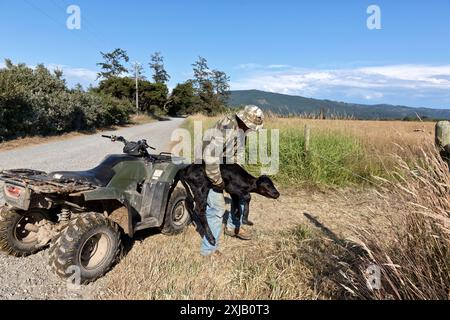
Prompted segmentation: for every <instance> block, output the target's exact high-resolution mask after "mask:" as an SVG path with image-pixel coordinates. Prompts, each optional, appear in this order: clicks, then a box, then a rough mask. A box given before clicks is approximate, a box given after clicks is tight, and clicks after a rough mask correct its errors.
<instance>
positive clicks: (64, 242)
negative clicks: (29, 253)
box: [50, 212, 122, 284]
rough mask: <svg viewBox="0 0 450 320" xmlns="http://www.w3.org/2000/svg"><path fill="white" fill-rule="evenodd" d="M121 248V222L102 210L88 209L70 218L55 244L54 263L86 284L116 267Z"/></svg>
mask: <svg viewBox="0 0 450 320" xmlns="http://www.w3.org/2000/svg"><path fill="white" fill-rule="evenodd" d="M121 248H122V245H121V233H120V231H119V226H118V224H116V223H115V222H113V221H111V220H110V219H108V218H106V217H104V216H103V215H101V214H98V213H93V212H89V213H84V214H81V215H79V216H78V217H76V218H75V219H73V220H72V221H70V222H69V224H68V225H67V226H66V227H65V228H64V230H62V231H61V234H60V235H59V236H58V237H57V239H56V240H55V242H54V243H53V244H52V246H51V248H50V265H51V266H52V268H53V269H54V271H55V272H56V273H57V274H58V275H59V276H61V277H62V278H73V277H77V276H78V277H79V281H80V283H81V284H86V283H89V282H92V281H95V280H96V279H98V278H100V277H101V276H103V275H104V274H105V273H106V272H108V271H109V270H110V269H111V268H112V266H113V265H114V264H115V263H116V261H117V260H118V258H119V255H120V251H121ZM75 280H77V279H76V278H75Z"/></svg>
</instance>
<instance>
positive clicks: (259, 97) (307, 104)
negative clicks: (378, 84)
mask: <svg viewBox="0 0 450 320" xmlns="http://www.w3.org/2000/svg"><path fill="white" fill-rule="evenodd" d="M247 104H255V105H258V106H260V107H261V108H262V109H263V110H270V111H272V112H275V113H279V114H283V115H287V114H295V115H300V114H317V115H319V114H320V113H321V112H323V114H324V115H326V116H328V117H329V116H331V115H337V116H340V117H353V118H355V119H360V120H375V119H378V120H391V119H392V120H403V119H417V115H418V116H419V117H420V118H422V119H435V120H438V119H442V120H444V119H445V120H449V119H450V110H448V109H432V108H413V107H407V106H395V105H389V104H377V105H364V104H355V103H345V102H338V101H332V100H320V99H313V98H305V97H301V96H292V95H286V94H280V93H272V92H265V91H260V90H233V91H231V94H230V98H229V100H228V105H229V106H233V107H235V106H242V105H247Z"/></svg>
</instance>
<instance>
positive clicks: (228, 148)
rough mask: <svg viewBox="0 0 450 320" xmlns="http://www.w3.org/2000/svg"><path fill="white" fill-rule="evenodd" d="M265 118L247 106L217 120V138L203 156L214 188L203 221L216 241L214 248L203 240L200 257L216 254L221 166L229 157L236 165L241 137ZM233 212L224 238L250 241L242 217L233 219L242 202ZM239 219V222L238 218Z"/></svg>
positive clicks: (220, 215) (222, 209)
mask: <svg viewBox="0 0 450 320" xmlns="http://www.w3.org/2000/svg"><path fill="white" fill-rule="evenodd" d="M263 123H264V114H263V112H262V111H261V109H260V108H259V107H257V106H246V107H245V109H244V110H242V111H239V112H238V113H236V114H234V115H231V116H227V117H225V118H224V119H221V120H219V121H218V122H217V123H216V125H215V126H214V128H213V129H215V130H214V131H216V134H215V135H213V136H212V137H211V141H210V143H209V144H208V145H207V146H206V148H205V152H204V161H205V171H206V176H207V177H208V179H209V180H210V181H211V183H212V184H213V188H212V189H211V190H210V191H209V193H208V199H207V208H206V218H207V220H208V225H209V227H210V229H211V232H212V234H213V236H214V238H215V239H216V244H215V245H212V244H211V243H210V242H209V241H208V240H207V239H206V237H203V239H202V244H201V248H200V253H201V254H202V255H204V256H209V255H211V254H218V255H220V252H219V251H218V250H217V249H218V245H219V243H218V239H219V236H220V232H221V230H222V220H223V215H224V213H225V198H224V195H223V191H224V188H225V185H224V182H223V179H222V176H221V173H220V163H221V161H222V160H223V158H224V157H225V156H226V157H227V161H229V160H230V157H231V158H232V159H233V160H234V161H236V159H237V156H238V151H239V150H238V148H239V141H242V140H243V139H241V140H239V139H240V138H243V137H242V136H243V134H245V133H247V132H249V131H258V130H260V129H261V128H262V127H263ZM234 206H235V204H234V201H233V202H232V208H231V212H230V215H229V216H228V220H227V226H226V228H225V234H226V235H228V236H232V237H237V238H239V239H242V240H250V239H251V237H252V236H251V233H250V232H249V230H247V229H246V228H245V227H243V226H242V217H243V215H242V214H241V215H238V216H236V215H234V214H233V212H235V210H236V209H237V210H239V211H240V212H242V211H243V209H244V201H243V200H240V201H239V208H235V207H234ZM238 217H239V218H238Z"/></svg>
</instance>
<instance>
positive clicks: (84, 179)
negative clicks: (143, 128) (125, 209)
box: [49, 155, 138, 187]
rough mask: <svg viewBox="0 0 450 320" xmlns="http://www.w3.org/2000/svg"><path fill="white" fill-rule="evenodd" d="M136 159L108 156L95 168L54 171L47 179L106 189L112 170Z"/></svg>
mask: <svg viewBox="0 0 450 320" xmlns="http://www.w3.org/2000/svg"><path fill="white" fill-rule="evenodd" d="M136 160H138V158H136V157H132V156H128V155H110V156H108V157H106V158H105V159H104V160H103V161H102V162H101V163H100V164H99V165H98V166H97V167H95V168H93V169H90V170H86V171H55V172H51V173H49V177H50V178H52V179H55V180H60V181H76V182H80V183H89V184H91V185H93V186H97V187H106V186H107V185H108V183H109V182H110V181H111V179H112V177H113V176H114V174H115V172H114V170H113V168H114V167H115V166H116V165H117V164H118V163H120V162H123V161H136Z"/></svg>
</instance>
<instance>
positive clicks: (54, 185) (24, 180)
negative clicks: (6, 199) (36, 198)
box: [0, 169, 97, 194]
mask: <svg viewBox="0 0 450 320" xmlns="http://www.w3.org/2000/svg"><path fill="white" fill-rule="evenodd" d="M0 181H4V182H5V183H8V184H13V185H17V186H23V187H26V188H29V189H31V190H33V191H34V192H36V193H58V194H63V193H77V192H82V191H87V190H93V189H96V188H97V187H96V186H93V185H91V184H90V183H86V182H80V181H74V180H62V181H61V180H58V182H57V181H55V180H54V179H52V178H51V177H49V176H48V175H47V173H46V172H43V171H37V170H30V169H17V170H4V171H1V172H0Z"/></svg>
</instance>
